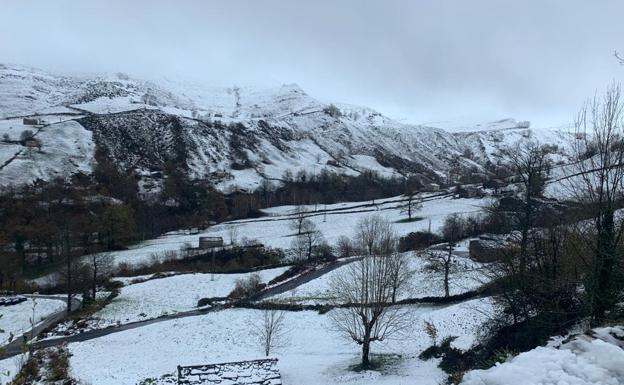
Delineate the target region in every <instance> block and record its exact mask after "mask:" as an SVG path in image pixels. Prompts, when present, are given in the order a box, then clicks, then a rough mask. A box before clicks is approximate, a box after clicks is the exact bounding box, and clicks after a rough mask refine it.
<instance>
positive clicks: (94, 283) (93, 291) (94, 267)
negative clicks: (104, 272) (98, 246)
mask: <svg viewBox="0 0 624 385" xmlns="http://www.w3.org/2000/svg"><path fill="white" fill-rule="evenodd" d="M96 292H97V264H94V265H93V288H92V292H91V299H92V300H94V301H95V294H96Z"/></svg>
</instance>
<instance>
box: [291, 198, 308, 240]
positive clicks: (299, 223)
mask: <svg viewBox="0 0 624 385" xmlns="http://www.w3.org/2000/svg"><path fill="white" fill-rule="evenodd" d="M307 216H308V209H307V208H306V207H305V206H303V205H301V206H297V208H295V212H294V214H293V217H292V219H291V222H290V228H291V229H293V230H296V231H297V235H301V230H302V227H303V222H304V221H305V219H306V217H307Z"/></svg>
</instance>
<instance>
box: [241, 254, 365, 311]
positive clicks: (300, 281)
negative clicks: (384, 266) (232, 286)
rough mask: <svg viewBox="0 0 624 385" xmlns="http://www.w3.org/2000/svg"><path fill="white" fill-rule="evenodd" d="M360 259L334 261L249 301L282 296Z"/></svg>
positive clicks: (252, 297)
mask: <svg viewBox="0 0 624 385" xmlns="http://www.w3.org/2000/svg"><path fill="white" fill-rule="evenodd" d="M360 259H361V258H351V259H347V260H339V261H336V262H335V263H331V264H329V265H326V266H323V267H321V268H320V269H318V270H314V271H311V272H310V273H308V274H304V275H300V276H298V277H295V278H293V279H291V280H289V281H286V282H284V283H282V284H280V285H276V286H273V287H270V288H268V289H266V290H263V291H261V292H260V293H258V294H256V295H253V296H251V297H250V298H249V299H250V300H252V301H261V300H263V299H265V298H269V297H273V296H275V295H278V294H282V293H285V292H287V291H291V290H294V289H296V288H298V287H299V286H301V285H304V284H306V283H308V282H310V281H312V280H315V279H317V278H319V277H321V276H323V275H325V274H327V273H329V272H331V271H334V270H336V269H338V268H339V267H342V266H344V265H347V264H349V263H351V262H355V261H358V260H360Z"/></svg>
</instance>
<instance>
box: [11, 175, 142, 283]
mask: <svg viewBox="0 0 624 385" xmlns="http://www.w3.org/2000/svg"><path fill="white" fill-rule="evenodd" d="M133 215H134V214H133V210H132V207H131V206H129V205H127V204H125V203H123V202H121V201H118V200H115V199H110V198H108V197H104V196H100V195H97V194H95V193H94V191H93V190H91V188H90V187H88V185H85V184H84V183H83V181H81V180H80V178H74V180H73V181H66V180H64V179H55V180H53V181H51V182H39V183H35V184H34V185H31V186H25V187H21V188H16V189H6V190H4V191H3V193H2V194H0V258H1V259H2V260H3V261H4V262H6V263H2V264H1V265H0V287H8V288H13V289H14V288H15V286H16V284H17V280H18V278H19V276H20V275H21V274H22V273H24V272H25V271H26V270H28V269H29V268H30V267H32V266H33V265H34V266H37V267H41V266H43V265H45V264H54V265H58V264H59V263H61V262H63V261H65V260H66V259H69V258H72V257H75V256H78V255H84V254H88V253H91V252H95V251H98V250H102V249H116V248H121V247H124V246H125V245H127V244H128V243H129V242H131V241H132V240H133V239H134V237H135V234H136V225H135V222H134V218H133Z"/></svg>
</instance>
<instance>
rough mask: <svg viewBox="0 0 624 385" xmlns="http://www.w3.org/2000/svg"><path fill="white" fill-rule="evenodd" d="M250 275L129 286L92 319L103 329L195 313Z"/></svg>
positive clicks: (269, 273) (266, 273) (269, 275)
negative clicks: (206, 301) (200, 305)
mask: <svg viewBox="0 0 624 385" xmlns="http://www.w3.org/2000/svg"><path fill="white" fill-rule="evenodd" d="M286 269H287V268H285V267H284V268H276V269H269V270H261V271H258V273H257V274H258V275H259V276H260V278H261V280H262V282H268V281H270V280H271V279H273V278H274V277H276V276H278V275H279V274H281V273H283V272H284V271H285V270H286ZM251 274H252V273H246V274H215V275H214V281H213V280H211V278H212V275H211V274H181V275H175V276H172V277H167V278H159V279H152V280H149V281H145V282H142V283H137V284H132V285H128V286H125V287H122V288H121V292H120V293H119V295H118V296H117V297H115V299H113V301H112V302H111V303H110V304H108V305H107V306H106V307H104V309H102V310H100V311H99V312H97V313H95V314H94V315H93V318H95V319H98V320H100V321H101V322H102V323H103V325H113V324H117V323H120V324H124V323H128V322H134V321H140V320H144V319H150V318H156V317H159V316H162V315H166V314H173V313H178V312H182V311H188V310H193V309H195V308H196V307H197V301H199V300H200V299H201V298H213V297H226V296H227V295H228V294H230V292H231V291H232V289H234V286H235V284H236V280H238V279H241V278H245V277H249V276H250V275H251Z"/></svg>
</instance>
